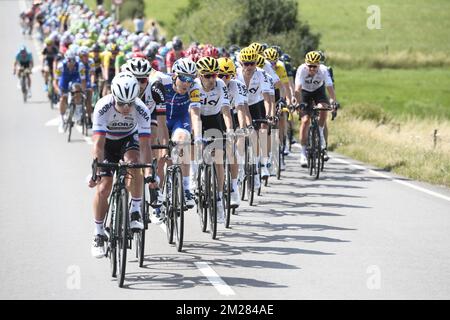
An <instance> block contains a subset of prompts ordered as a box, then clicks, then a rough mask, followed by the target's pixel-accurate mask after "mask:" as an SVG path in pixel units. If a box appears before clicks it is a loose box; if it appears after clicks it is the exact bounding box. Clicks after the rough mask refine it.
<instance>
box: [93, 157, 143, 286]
mask: <svg viewBox="0 0 450 320" xmlns="http://www.w3.org/2000/svg"><path fill="white" fill-rule="evenodd" d="M151 167H152V164H128V163H120V162H119V163H99V162H98V161H97V159H95V160H94V162H93V163H92V177H91V179H92V180H94V181H95V180H96V178H97V168H105V169H114V170H115V181H114V185H113V189H112V192H111V195H110V197H109V200H108V211H107V214H106V217H105V222H104V226H105V233H106V236H107V238H108V241H107V249H106V256H107V257H108V258H109V259H110V267H111V276H112V277H114V278H116V277H117V271H118V273H119V275H118V286H119V287H120V288H122V287H123V283H124V281H125V271H126V264H127V250H128V249H131V243H132V240H133V232H132V231H131V229H130V215H129V214H128V208H129V203H128V190H127V189H126V181H125V180H126V178H127V177H128V176H129V173H128V169H144V168H151Z"/></svg>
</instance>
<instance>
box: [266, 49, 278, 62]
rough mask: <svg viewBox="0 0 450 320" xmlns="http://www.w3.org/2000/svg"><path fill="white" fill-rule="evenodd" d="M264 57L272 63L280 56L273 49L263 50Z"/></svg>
mask: <svg viewBox="0 0 450 320" xmlns="http://www.w3.org/2000/svg"><path fill="white" fill-rule="evenodd" d="M264 57H266V59H267V60H269V61H272V62H274V61H277V60H278V58H279V57H280V55H279V54H278V51H277V50H276V49H275V48H268V49H266V50H264Z"/></svg>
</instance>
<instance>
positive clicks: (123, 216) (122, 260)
mask: <svg viewBox="0 0 450 320" xmlns="http://www.w3.org/2000/svg"><path fill="white" fill-rule="evenodd" d="M127 192H128V191H127V190H126V189H122V190H120V211H118V214H119V218H120V221H119V225H118V226H117V228H118V231H119V238H118V239H117V240H118V241H117V242H118V243H117V244H118V246H117V262H118V265H119V278H118V279H117V280H118V285H119V287H120V288H122V287H123V283H124V281H125V272H126V267H127V249H128V194H127Z"/></svg>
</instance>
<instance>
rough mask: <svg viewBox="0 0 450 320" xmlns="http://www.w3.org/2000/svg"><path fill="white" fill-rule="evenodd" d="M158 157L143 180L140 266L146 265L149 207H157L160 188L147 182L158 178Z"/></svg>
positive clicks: (138, 237) (138, 236)
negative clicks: (150, 186) (146, 234)
mask: <svg viewBox="0 0 450 320" xmlns="http://www.w3.org/2000/svg"><path fill="white" fill-rule="evenodd" d="M156 147H157V146H152V149H156ZM156 162H157V161H156V158H154V159H153V161H152V174H151V176H149V177H147V178H145V179H144V181H143V189H142V190H143V192H142V202H141V215H142V222H143V224H144V229H143V230H142V231H141V232H138V233H137V234H136V237H135V245H136V258H137V259H138V263H139V267H142V266H143V265H144V256H145V238H146V236H145V232H146V230H148V224H149V223H151V221H150V214H149V208H150V207H152V208H156V207H157V205H156V202H157V198H158V189H149V188H148V187H147V184H149V183H153V182H155V178H156Z"/></svg>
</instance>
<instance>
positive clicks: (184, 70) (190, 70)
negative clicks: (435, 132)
mask: <svg viewBox="0 0 450 320" xmlns="http://www.w3.org/2000/svg"><path fill="white" fill-rule="evenodd" d="M172 72H173V73H176V74H181V75H188V76H191V77H195V76H196V75H197V67H196V66H195V62H193V61H191V60H190V59H188V58H180V59H178V60H177V61H175V62H174V64H173V66H172Z"/></svg>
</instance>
